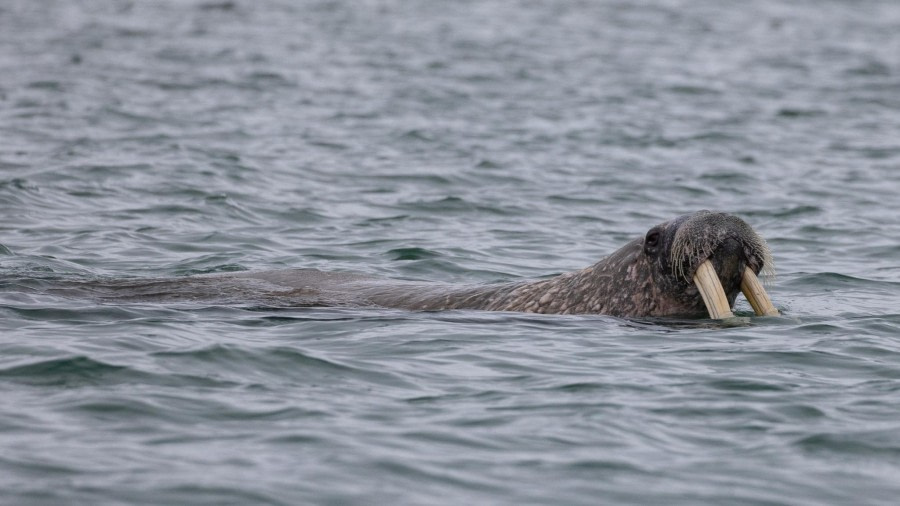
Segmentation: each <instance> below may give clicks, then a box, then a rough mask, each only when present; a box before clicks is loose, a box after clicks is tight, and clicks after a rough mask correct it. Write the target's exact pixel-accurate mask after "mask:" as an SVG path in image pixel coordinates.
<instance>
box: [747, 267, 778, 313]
mask: <svg viewBox="0 0 900 506" xmlns="http://www.w3.org/2000/svg"><path fill="white" fill-rule="evenodd" d="M741 292H743V293H744V297H747V301H748V302H750V305H751V306H753V312H754V313H756V315H757V316H778V315H779V313H778V310H777V309H775V306H774V305H772V299H770V298H769V294H768V293H766V289H765V288H763V286H762V285H761V284H760V283H759V278H757V277H756V274H754V273H753V270H751V269H750V268H749V267H745V268H744V276H743V277H742V278H741Z"/></svg>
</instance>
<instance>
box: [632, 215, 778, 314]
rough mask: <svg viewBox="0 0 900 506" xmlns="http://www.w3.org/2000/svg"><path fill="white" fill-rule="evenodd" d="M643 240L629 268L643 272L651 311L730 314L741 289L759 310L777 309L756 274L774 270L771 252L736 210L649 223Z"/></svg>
mask: <svg viewBox="0 0 900 506" xmlns="http://www.w3.org/2000/svg"><path fill="white" fill-rule="evenodd" d="M636 245H637V244H636ZM639 246H640V253H639V255H640V257H642V258H632V260H634V261H635V265H633V266H632V267H633V269H631V270H630V272H629V274H630V275H631V276H632V277H637V278H641V277H643V278H645V279H644V282H645V286H646V288H648V289H649V290H650V291H651V292H653V295H652V297H651V299H652V300H653V304H652V305H653V306H654V307H653V308H652V310H651V311H650V312H649V313H650V314H653V315H660V316H662V315H666V316H668V315H672V316H674V315H685V316H689V315H699V314H709V316H710V317H711V318H726V317H730V316H733V314H732V312H731V308H732V307H733V306H734V301H735V298H736V297H737V293H738V292H739V291H742V292H744V294H745V296H746V297H747V299H748V300H749V301H750V304H751V306H752V307H753V309H754V311H755V312H756V313H757V314H766V315H776V314H778V311H777V310H776V309H775V307H774V306H773V305H772V303H771V300H769V297H768V295H767V294H766V292H765V290H764V289H763V288H762V285H760V283H759V280H758V278H757V275H758V274H759V273H760V272H762V273H764V274H774V267H773V262H772V255H771V253H770V252H769V248H768V246H767V245H766V242H765V240H763V238H762V237H760V236H759V234H757V233H756V232H755V231H754V230H753V229H752V228H751V227H750V225H748V224H747V223H746V222H744V221H743V220H741V219H740V218H738V217H737V216H733V215H730V214H725V213H714V212H710V211H706V210H704V211H698V212H696V213H693V214H689V215H684V216H679V217H678V218H675V219H673V220H670V221H667V222H665V223H661V224H659V225H656V226H655V227H653V228H651V229H650V230H649V231H647V233H646V235H645V236H644V238H643V239H642V240H640V241H639ZM641 264H643V265H644V266H645V268H646V270H644V269H638V268H637V266H640V265H641ZM641 271H643V272H641ZM636 281H637V280H636Z"/></svg>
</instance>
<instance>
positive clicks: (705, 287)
mask: <svg viewBox="0 0 900 506" xmlns="http://www.w3.org/2000/svg"><path fill="white" fill-rule="evenodd" d="M694 284H695V285H697V289H698V290H700V295H701V296H702V297H703V302H704V304H706V310H707V311H709V317H710V318H712V319H713V320H721V319H723V318H733V317H734V313H732V312H731V306H729V305H728V298H727V297H725V289H724V288H722V282H721V281H719V275H718V274H716V269H715V268H714V267H713V265H712V262H710V261H709V260H704V261H703V263H702V264H700V266H699V267H697V272H696V273H694Z"/></svg>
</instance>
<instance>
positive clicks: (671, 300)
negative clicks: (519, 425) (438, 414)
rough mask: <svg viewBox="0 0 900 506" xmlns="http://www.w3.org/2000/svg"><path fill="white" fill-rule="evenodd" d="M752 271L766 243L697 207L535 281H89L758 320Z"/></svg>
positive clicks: (265, 274) (363, 300)
mask: <svg viewBox="0 0 900 506" xmlns="http://www.w3.org/2000/svg"><path fill="white" fill-rule="evenodd" d="M760 272H762V273H764V274H773V273H774V268H773V264H772V255H771V253H770V252H769V248H768V246H767V245H766V242H765V240H763V238H762V237H760V236H759V234H757V233H756V232H755V231H754V230H753V229H752V228H751V227H750V225H748V224H747V223H746V222H744V221H743V220H741V219H740V218H738V217H737V216H733V215H730V214H726V213H721V212H711V211H707V210H703V211H697V212H695V213H692V214H686V215H683V216H679V217H677V218H674V219H672V220H669V221H667V222H664V223H660V224H659V225H656V226H654V227H652V228H650V230H648V231H647V233H646V234H644V235H643V236H642V237H638V238H635V239H634V240H632V241H630V242H629V243H627V244H626V245H624V246H623V247H621V248H620V249H619V250H617V251H615V252H614V253H612V254H611V255H609V256H607V257H606V258H604V259H602V260H600V261H599V262H597V263H595V264H594V265H591V266H589V267H586V268H584V269H581V270H578V271H574V272H567V273H564V274H560V275H558V276H555V277H552V278H548V279H543V280H536V281H515V282H507V283H494V284H482V285H462V286H461V285H449V284H433V283H424V282H413V281H398V280H384V279H379V278H375V277H370V276H365V275H361V274H353V273H345V272H325V271H319V270H314V269H292V270H280V271H257V272H254V271H245V272H235V273H226V274H206V275H198V276H188V277H184V278H170V279H160V280H128V281H118V282H106V283H99V284H98V283H95V284H93V285H92V287H91V291H92V292H93V293H94V295H98V296H100V297H102V298H108V297H114V298H117V299H121V298H123V297H124V298H128V299H138V300H189V301H203V300H220V301H228V302H243V303H246V302H250V301H254V302H257V303H263V304H267V305H277V306H344V307H347V306H350V307H383V308H400V309H409V310H424V311H437V310H449V309H473V310H486V311H522V312H527V313H543V314H603V315H611V316H619V317H629V318H633V317H705V316H709V317H710V318H712V319H722V318H729V317H732V316H734V314H733V312H732V308H733V307H734V302H735V298H736V297H737V293H738V292H739V291H740V292H743V294H744V295H745V296H746V298H747V300H748V301H749V302H750V305H751V306H752V307H753V310H754V312H755V313H756V314H757V315H777V314H778V310H777V309H776V308H775V307H774V306H773V305H772V301H771V299H769V296H768V294H767V293H766V291H765V289H764V288H763V287H762V285H761V284H760V282H759V279H758V277H757V275H758V274H759V273H760Z"/></svg>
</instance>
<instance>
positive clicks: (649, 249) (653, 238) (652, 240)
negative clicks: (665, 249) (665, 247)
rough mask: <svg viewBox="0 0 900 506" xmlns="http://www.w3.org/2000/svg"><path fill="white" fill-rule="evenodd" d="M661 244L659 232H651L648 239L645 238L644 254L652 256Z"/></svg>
mask: <svg viewBox="0 0 900 506" xmlns="http://www.w3.org/2000/svg"><path fill="white" fill-rule="evenodd" d="M658 244H659V232H657V231H656V230H651V231H650V232H649V233H647V237H645V238H644V253H646V254H648V255H649V254H651V253H653V252H654V251H656V246H657V245H658Z"/></svg>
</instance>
